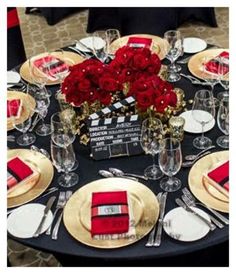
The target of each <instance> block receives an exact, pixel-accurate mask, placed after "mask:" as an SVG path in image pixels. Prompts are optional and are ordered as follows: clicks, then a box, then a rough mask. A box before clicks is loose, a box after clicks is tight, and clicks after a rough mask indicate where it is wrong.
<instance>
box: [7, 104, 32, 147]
mask: <svg viewBox="0 0 236 274" xmlns="http://www.w3.org/2000/svg"><path fill="white" fill-rule="evenodd" d="M20 107H21V106H20V102H16V103H15V105H14V106H11V105H10V106H9V113H10V120H11V122H12V124H13V126H14V128H15V129H17V130H18V131H20V132H22V133H23V134H22V135H20V136H19V137H18V138H17V140H16V142H17V144H18V145H20V146H29V145H31V144H33V143H34V142H35V140H36V137H35V135H34V134H33V133H27V131H28V130H29V128H30V126H31V122H32V119H31V115H30V110H29V109H28V114H27V115H28V117H27V118H26V119H25V120H24V121H22V122H20V121H19V117H17V116H15V110H16V108H17V109H19V108H20ZM23 107H25V106H23Z"/></svg>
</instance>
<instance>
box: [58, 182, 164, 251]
mask: <svg viewBox="0 0 236 274" xmlns="http://www.w3.org/2000/svg"><path fill="white" fill-rule="evenodd" d="M120 190H125V191H127V192H128V196H129V201H130V202H131V208H132V212H133V218H134V222H133V224H134V226H135V234H136V236H135V237H130V238H129V239H127V238H122V239H121V238H120V239H105V237H104V238H102V239H94V238H92V237H91V233H90V227H91V222H90V219H91V198H92V193H93V192H102V191H120ZM158 216H159V204H158V202H157V199H156V197H155V195H154V194H153V192H152V191H151V190H150V189H149V188H147V187H146V186H145V185H143V184H141V183H138V182H135V181H133V180H129V179H124V178H107V179H100V180H97V181H93V182H91V183H89V184H87V185H85V186H83V187H82V188H80V189H79V190H78V191H76V192H75V193H74V194H73V195H72V197H71V198H70V200H69V201H68V202H67V204H66V207H65V209H64V215H63V220H64V224H65V227H66V229H67V230H68V232H69V233H70V234H71V235H72V236H73V237H74V238H75V239H76V240H78V241H79V242H81V243H83V244H85V245H88V246H92V247H97V248H105V249H110V248H118V247H123V246H127V245H130V244H133V243H135V242H137V241H138V240H140V239H141V238H143V237H144V236H145V235H147V234H148V233H149V232H150V231H151V229H152V228H153V226H154V224H155V223H156V221H157V218H158Z"/></svg>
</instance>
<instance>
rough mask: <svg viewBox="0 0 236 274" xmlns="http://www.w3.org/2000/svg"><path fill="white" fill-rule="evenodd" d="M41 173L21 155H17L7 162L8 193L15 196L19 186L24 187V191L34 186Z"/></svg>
mask: <svg viewBox="0 0 236 274" xmlns="http://www.w3.org/2000/svg"><path fill="white" fill-rule="evenodd" d="M39 176H40V174H39V172H38V171H36V170H34V169H32V168H31V167H30V166H29V165H27V164H26V163H25V162H24V161H23V160H22V159H21V158H20V157H15V158H12V159H10V160H9V161H8V162H7V194H8V197H10V196H15V194H16V193H19V192H22V191H23V190H22V191H19V190H18V189H19V188H22V187H24V192H26V191H28V190H29V189H30V188H32V187H33V186H34V185H35V183H36V182H37V181H38V178H39Z"/></svg>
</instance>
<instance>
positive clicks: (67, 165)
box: [51, 141, 79, 187]
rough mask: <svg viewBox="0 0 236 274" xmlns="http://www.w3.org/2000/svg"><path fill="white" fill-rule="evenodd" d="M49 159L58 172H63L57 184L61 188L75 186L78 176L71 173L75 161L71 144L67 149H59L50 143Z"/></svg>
mask: <svg viewBox="0 0 236 274" xmlns="http://www.w3.org/2000/svg"><path fill="white" fill-rule="evenodd" d="M51 157H52V161H53V164H54V166H55V167H56V168H57V170H58V172H65V174H63V175H61V176H60V177H59V178H58V180H57V182H58V184H59V185H60V186H62V187H71V186H74V185H76V184H77V183H78V181H79V176H78V175H77V174H76V173H74V172H71V169H72V168H73V166H74V164H75V160H76V159H75V153H74V149H73V146H72V144H70V145H68V146H67V147H61V146H57V145H56V144H54V143H53V142H52V141H51Z"/></svg>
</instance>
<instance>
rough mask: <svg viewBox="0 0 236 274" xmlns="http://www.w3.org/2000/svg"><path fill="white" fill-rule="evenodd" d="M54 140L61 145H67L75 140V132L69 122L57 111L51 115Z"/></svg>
mask: <svg viewBox="0 0 236 274" xmlns="http://www.w3.org/2000/svg"><path fill="white" fill-rule="evenodd" d="M51 127H52V136H51V137H52V140H53V142H54V143H55V144H56V145H58V146H60V147H67V146H69V145H70V144H72V143H73V142H74V140H75V134H74V133H73V131H72V128H71V126H70V124H69V123H67V122H66V121H65V120H63V115H62V113H61V112H56V113H54V114H53V115H52V116H51Z"/></svg>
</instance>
